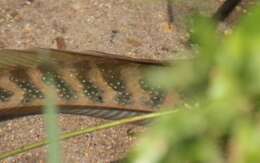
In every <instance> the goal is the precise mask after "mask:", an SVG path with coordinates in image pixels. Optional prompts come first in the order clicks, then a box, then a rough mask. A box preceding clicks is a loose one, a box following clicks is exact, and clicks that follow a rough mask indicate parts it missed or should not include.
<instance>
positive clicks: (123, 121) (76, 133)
mask: <svg viewBox="0 0 260 163" xmlns="http://www.w3.org/2000/svg"><path fill="white" fill-rule="evenodd" d="M174 112H175V110H171V111H164V112H157V113H150V114H145V115H141V116H135V117H130V118H125V119H121V120H117V121H113V122H109V123H106V124H102V125H99V126H95V127H91V128H83V129H80V130H76V131H71V132H67V133H64V134H62V135H61V137H60V140H66V139H70V138H74V137H76V136H80V135H83V134H87V133H92V132H95V131H99V130H103V129H108V128H113V127H116V126H120V125H123V124H127V123H133V122H137V121H142V120H147V119H152V118H156V117H160V116H165V115H169V114H172V113H174ZM48 143H49V142H48V140H47V139H44V140H42V141H40V142H37V143H33V144H28V145H25V146H22V147H20V148H17V149H15V150H13V151H10V152H6V153H2V154H0V160H3V159H6V158H8V157H11V156H16V155H18V154H22V153H24V152H28V151H30V150H32V149H35V148H39V147H42V146H45V145H47V144H48Z"/></svg>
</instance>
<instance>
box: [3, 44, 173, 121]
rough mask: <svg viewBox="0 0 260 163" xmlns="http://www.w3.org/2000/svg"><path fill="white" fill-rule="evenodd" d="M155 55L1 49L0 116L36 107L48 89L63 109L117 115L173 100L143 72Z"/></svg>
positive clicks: (141, 111)
mask: <svg viewBox="0 0 260 163" xmlns="http://www.w3.org/2000/svg"><path fill="white" fill-rule="evenodd" d="M163 67H165V65H164V64H163V63H161V62H159V61H153V60H141V59H134V58H130V57H122V56H118V55H113V54H107V53H103V52H97V51H86V52H85V53H77V52H69V51H61V50H54V49H32V50H8V49H3V50H0V120H1V119H3V118H4V119H5V118H8V117H13V116H21V115H26V114H35V113H40V112H41V108H42V107H43V106H44V104H45V102H46V101H45V97H46V95H47V93H48V90H50V89H52V90H54V91H55V92H56V94H57V106H58V107H59V108H60V112H62V113H71V114H84V115H89V116H95V117H100V118H106V119H119V118H123V117H126V116H133V115H136V114H144V113H150V112H154V111H156V110H158V108H159V107H160V106H162V105H172V104H173V103H174V102H175V98H174V94H172V95H171V94H169V93H166V92H165V91H163V90H161V89H160V88H159V87H158V88H155V87H151V86H150V85H149V84H148V83H147V80H146V79H145V77H144V76H145V75H144V73H145V72H146V71H147V70H148V69H150V68H156V69H161V68H163Z"/></svg>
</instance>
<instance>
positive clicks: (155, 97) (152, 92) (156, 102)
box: [139, 79, 166, 108]
mask: <svg viewBox="0 0 260 163" xmlns="http://www.w3.org/2000/svg"><path fill="white" fill-rule="evenodd" d="M139 84H140V86H141V88H142V89H144V90H145V91H147V92H148V93H149V96H150V100H149V101H146V102H145V103H146V104H148V105H150V106H152V107H155V108H158V107H160V105H161V104H162V103H163V101H164V100H165V97H166V92H165V91H163V90H161V89H160V87H151V86H150V85H149V84H148V82H147V81H145V80H144V79H140V80H139Z"/></svg>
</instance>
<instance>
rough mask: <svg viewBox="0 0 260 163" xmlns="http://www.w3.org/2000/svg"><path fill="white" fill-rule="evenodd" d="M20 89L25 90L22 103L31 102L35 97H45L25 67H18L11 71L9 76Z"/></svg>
mask: <svg viewBox="0 0 260 163" xmlns="http://www.w3.org/2000/svg"><path fill="white" fill-rule="evenodd" d="M9 80H10V81H11V82H14V83H15V84H16V85H17V86H18V87H19V88H20V89H22V90H23V91H24V97H23V98H22V101H21V102H22V103H29V102H32V101H33V100H35V99H43V98H44V95H43V93H42V92H41V90H40V89H39V88H37V86H36V85H35V84H34V83H33V82H32V81H31V79H30V77H29V76H28V75H27V74H26V71H25V70H23V69H17V70H14V71H12V72H11V75H10V77H9Z"/></svg>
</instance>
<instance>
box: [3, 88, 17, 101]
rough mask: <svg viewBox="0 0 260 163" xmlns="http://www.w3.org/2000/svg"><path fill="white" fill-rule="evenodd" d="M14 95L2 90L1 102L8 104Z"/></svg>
mask: <svg viewBox="0 0 260 163" xmlns="http://www.w3.org/2000/svg"><path fill="white" fill-rule="evenodd" d="M13 95H14V92H12V91H9V90H7V89H4V88H0V101H1V102H7V101H9V100H10V98H11V97H12V96H13Z"/></svg>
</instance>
